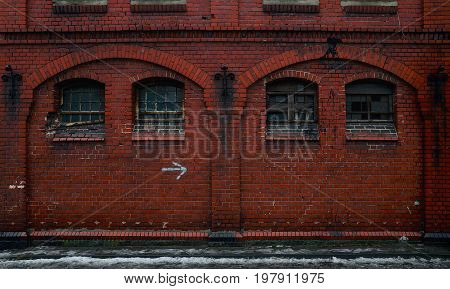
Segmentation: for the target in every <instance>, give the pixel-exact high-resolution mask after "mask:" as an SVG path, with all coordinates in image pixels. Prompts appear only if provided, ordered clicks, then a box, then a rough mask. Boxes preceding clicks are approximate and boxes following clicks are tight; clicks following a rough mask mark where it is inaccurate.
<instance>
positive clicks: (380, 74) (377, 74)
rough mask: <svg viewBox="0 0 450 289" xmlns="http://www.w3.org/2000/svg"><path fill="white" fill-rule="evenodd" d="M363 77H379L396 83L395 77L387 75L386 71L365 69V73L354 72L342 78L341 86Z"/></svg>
mask: <svg viewBox="0 0 450 289" xmlns="http://www.w3.org/2000/svg"><path fill="white" fill-rule="evenodd" d="M363 79H379V80H383V81H386V82H390V83H392V84H397V82H398V81H397V79H395V78H394V77H392V76H391V75H389V74H387V73H383V72H374V71H367V72H365V73H355V74H352V75H349V76H347V77H346V78H345V79H344V80H343V84H342V85H343V87H345V85H347V84H349V83H351V82H353V81H357V80H363Z"/></svg>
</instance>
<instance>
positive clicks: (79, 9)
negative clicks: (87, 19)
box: [53, 5, 108, 14]
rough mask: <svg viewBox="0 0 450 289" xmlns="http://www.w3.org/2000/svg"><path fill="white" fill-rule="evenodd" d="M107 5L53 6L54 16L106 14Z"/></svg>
mask: <svg viewBox="0 0 450 289" xmlns="http://www.w3.org/2000/svg"><path fill="white" fill-rule="evenodd" d="M106 12H108V5H55V6H53V13H54V14H83V13H106Z"/></svg>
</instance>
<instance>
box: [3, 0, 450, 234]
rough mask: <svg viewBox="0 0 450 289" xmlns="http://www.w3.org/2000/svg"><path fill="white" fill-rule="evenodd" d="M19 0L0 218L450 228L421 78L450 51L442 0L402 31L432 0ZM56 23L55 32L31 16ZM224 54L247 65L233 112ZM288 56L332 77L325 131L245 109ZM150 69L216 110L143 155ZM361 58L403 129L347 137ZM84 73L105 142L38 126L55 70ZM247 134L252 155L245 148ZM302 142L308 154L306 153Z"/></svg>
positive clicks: (189, 225)
mask: <svg viewBox="0 0 450 289" xmlns="http://www.w3.org/2000/svg"><path fill="white" fill-rule="evenodd" d="M225 2H226V3H225ZM8 3H9V2H8ZM14 3H15V4H14V5H19V3H18V2H17V1H15V2H14ZM23 3H25V2H23ZM23 3H22V4H21V5H22V6H20V7H23V9H24V10H23V11H26V12H27V15H28V16H30V18H29V19H28V21H25V19H26V18H25V17H23V16H21V14H18V13H16V12H14V10H12V9H13V8H11V7H9V6H0V15H7V16H6V17H2V18H1V20H0V67H4V66H5V65H6V64H11V65H12V66H13V68H14V70H15V71H17V72H19V73H21V74H22V75H23V76H24V81H23V83H22V85H21V98H20V100H19V102H18V103H12V101H11V100H8V99H7V98H6V96H5V95H4V94H5V91H6V86H5V84H4V83H3V82H1V84H0V93H1V100H0V120H1V124H0V186H1V187H0V188H1V189H0V202H1V205H0V231H1V230H3V231H8V230H10V231H13V230H25V229H26V228H27V227H32V228H37V229H54V228H66V227H68V226H74V227H77V228H90V229H94V228H97V229H100V228H101V229H106V228H121V229H124V228H127V229H128V228H134V229H154V230H160V229H180V230H203V229H208V228H212V229H214V230H241V229H242V230H262V229H264V230H279V231H283V230H284V231H286V230H301V231H305V230H372V231H380V230H383V229H389V230H409V231H420V230H426V231H427V232H443V231H445V232H448V231H450V218H449V215H448V211H449V210H448V208H449V207H450V197H449V192H448V191H449V190H448V188H449V187H450V184H449V178H448V175H449V173H448V169H449V158H448V151H449V150H448V134H446V133H445V132H447V128H446V126H445V125H442V122H440V123H441V127H440V128H439V132H440V135H439V139H438V143H439V149H440V152H441V153H440V154H439V156H438V157H437V156H436V155H435V154H434V153H433V152H434V151H435V146H436V143H435V141H434V140H435V138H434V137H435V132H436V130H435V128H434V126H433V121H435V118H434V116H433V105H432V95H433V92H432V89H431V88H430V87H429V86H428V85H427V84H426V81H425V80H426V78H427V76H428V74H430V73H435V72H436V70H437V67H438V65H440V64H444V65H445V66H446V67H447V71H448V70H449V68H448V67H450V54H449V52H448V51H450V46H449V43H448V41H449V39H448V33H447V34H446V33H439V32H436V31H435V30H434V29H436V30H439V29H447V26H446V24H445V16H446V14H445V13H446V12H444V11H445V10H442V11H441V12H442V13H441V12H439V13H440V14H436V15H441V16H439V17H441V18H442V17H443V18H442V19H441V18H439V19H441V20H442V21H440V22H437V21H434V22H433V20H432V17H430V15H431V14H430V15H428V16H425V18H424V19H423V21H416V22H414V23H413V24H411V25H410V26H408V27H407V28H405V30H404V31H403V32H402V33H393V32H395V31H397V30H398V28H399V23H400V25H405V23H408V22H409V21H411V20H413V19H416V18H418V19H421V16H423V15H424V14H423V13H424V12H425V10H424V8H423V7H425V6H423V4H422V2H421V1H399V6H398V16H397V15H352V16H348V15H345V14H344V13H343V12H342V9H341V7H340V4H339V1H337V0H336V1H331V0H330V1H326V0H322V1H320V12H319V13H318V14H314V13H311V14H307V13H306V14H305V13H295V14H289V13H288V14H286V13H284V14H283V13H282V14H273V13H272V14H270V13H265V12H263V11H262V0H252V1H250V0H248V1H247V0H245V1H244V0H241V1H201V0H192V1H191V0H188V1H187V11H186V12H169V13H142V14H140V13H131V12H130V8H129V3H128V1H111V0H110V1H109V4H108V12H107V13H106V14H95V15H94V14H80V15H55V14H53V13H52V11H51V10H52V9H51V8H52V7H51V1H36V0H29V1H26V3H27V5H25V4H23ZM427 3H428V2H427ZM10 4H11V3H10ZM427 7H428V6H427ZM25 8H26V9H25ZM436 13H437V12H436ZM212 14H214V15H212ZM442 15H443V16H442ZM31 19H33V20H31ZM2 21H3V22H2ZM15 21H17V23H16V22H15ZM13 23H14V24H13ZM36 23H40V25H41V26H38V25H37V24H36ZM42 24H44V25H45V26H42ZM46 26H47V28H45V27H46ZM193 27H195V29H194V28H193ZM423 28H426V29H432V30H423ZM45 29H51V30H53V29H55V30H57V31H60V32H59V34H58V35H57V36H55V35H54V34H52V33H40V32H36V31H41V30H45ZM140 30H142V31H140ZM227 30H229V31H227ZM274 30H275V31H274ZM276 30H280V31H276ZM5 31H10V32H9V33H4V32H5ZM11 31H22V32H20V33H19V32H11ZM67 31H85V32H80V33H68V32H67ZM25 32H26V33H25ZM331 35H334V36H336V37H339V38H341V39H342V40H343V43H344V44H342V45H339V50H338V51H339V57H340V58H342V59H346V60H350V63H348V64H347V65H345V69H341V70H339V71H337V72H333V71H332V69H330V65H331V64H330V63H331V62H332V61H319V60H317V59H318V58H320V57H321V56H322V55H323V54H324V53H325V51H326V49H327V46H326V43H325V42H326V38H327V37H329V36H331ZM61 38H64V39H65V41H63V40H60V39H61ZM84 49H88V50H87V51H84ZM97 58H100V59H103V60H102V61H99V60H98V59H97ZM103 61H106V63H105V62H103ZM259 63H261V64H260V65H259ZM222 64H226V65H228V66H229V70H230V71H231V72H233V73H235V74H236V80H235V81H234V82H233V86H234V98H235V102H234V103H233V106H232V107H231V109H232V111H231V112H230V111H229V109H230V107H229V106H227V107H221V106H220V101H219V96H220V90H219V89H217V85H218V83H217V82H215V81H214V75H215V74H216V73H217V72H219V71H220V67H221V65H222ZM116 68H117V69H116ZM277 70H281V71H286V70H299V71H304V72H308V73H310V74H311V75H315V76H316V77H317V78H318V79H320V80H321V81H320V84H319V105H320V106H319V125H320V127H321V132H320V140H319V141H317V142H308V143H307V144H306V145H305V144H304V143H303V142H287V141H284V142H283V141H281V142H280V141H262V131H261V129H262V126H263V125H264V122H262V123H261V120H263V118H262V117H263V116H262V115H263V114H262V115H260V114H257V115H256V119H255V121H256V123H246V122H245V120H246V116H247V112H245V113H244V114H243V115H242V116H241V115H240V113H241V108H245V109H247V110H248V109H251V110H252V111H255V110H256V111H257V112H261V111H263V108H264V107H263V105H264V79H266V78H267V77H268V75H270V74H271V73H273V72H275V71H277ZM153 72H154V73H156V74H158V75H159V74H167V73H169V74H170V76H172V77H175V78H177V79H181V80H182V81H183V82H184V83H185V85H186V112H187V113H188V112H192V111H194V112H195V111H205V109H206V108H208V109H209V112H208V113H209V114H210V117H209V118H207V120H206V121H202V122H200V121H195V119H196V118H195V116H196V114H192V118H193V119H194V120H193V121H192V122H190V121H188V122H187V124H186V138H185V140H181V141H180V140H179V141H167V140H166V141H149V142H146V143H145V144H146V145H149V146H150V148H154V147H155V146H156V149H155V150H154V151H156V152H159V153H161V154H162V157H160V158H157V159H156V160H155V159H149V158H146V157H144V158H142V157H141V155H140V154H139V157H137V153H138V152H142V145H144V142H140V145H141V147H140V145H139V143H138V142H136V141H132V136H131V130H130V125H131V122H132V120H133V117H132V101H133V99H132V97H133V94H132V81H130V80H129V76H130V75H131V76H133V77H135V78H136V76H137V75H147V76H151V75H153V74H152V73H153ZM364 72H365V73H367V75H371V76H378V75H384V76H386V77H389V79H390V80H391V81H392V82H394V83H395V84H396V85H397V95H396V99H397V101H398V102H397V109H398V110H397V119H396V121H397V129H398V133H399V141H398V142H393V143H392V142H390V143H386V142H380V141H366V142H349V141H346V140H345V136H344V129H345V114H344V112H345V106H344V98H343V95H344V93H343V87H344V85H345V83H347V82H349V81H351V78H352V75H361V74H362V73H364ZM375 74H376V75H375ZM77 75H78V76H83V75H86V76H90V77H93V78H96V79H98V80H99V81H101V82H103V83H105V85H106V136H105V141H103V142H58V143H55V142H52V140H51V139H49V138H48V137H46V135H45V131H43V128H44V126H45V119H44V118H45V116H46V115H47V113H48V112H50V111H52V110H54V109H55V106H54V104H55V91H54V90H55V84H56V83H57V82H58V81H61V80H63V79H66V78H70V77H74V76H77ZM138 78H139V77H138ZM331 90H333V91H334V93H331V92H330V91H331ZM447 91H449V83H447ZM449 98H450V94H449V93H447V95H446V99H447V101H446V106H447V111H446V112H443V113H441V114H440V115H438V116H437V117H438V118H439V119H444V115H445V113H447V119H448V105H449V103H450V101H449ZM28 108H30V110H29V109H28ZM218 116H221V117H222V119H226V118H227V119H228V120H226V121H220V120H219V118H218ZM252 116H253V114H252ZM188 117H189V115H188ZM422 118H423V119H422ZM199 123H201V124H202V125H203V126H204V127H205V129H203V128H202V129H199ZM294 143H295V144H294ZM280 145H283V146H282V148H284V149H287V150H288V151H287V152H284V153H283V154H282V155H280V156H279V158H278V159H277V161H275V162H269V161H268V160H264V159H263V158H264V157H265V156H266V154H265V153H263V154H260V152H261V151H262V150H263V149H264V150H267V149H271V148H276V147H277V146H280ZM422 145H423V147H422ZM200 147H206V148H208V149H209V150H211V151H212V152H213V154H209V153H203V149H200ZM248 147H250V148H251V149H255V151H254V152H255V153H256V156H254V155H251V158H248V157H247V156H246V155H244V156H243V155H241V153H240V152H241V150H242V148H248ZM306 148H308V149H310V150H311V160H303V159H301V158H299V157H300V155H301V153H302V152H303V151H304V150H305V149H306ZM205 150H206V149H205ZM244 151H246V150H244ZM198 152H202V154H200V156H199V153H198ZM170 153H171V154H170ZM205 156H206V157H205ZM174 160H178V161H180V162H181V163H182V164H183V165H186V167H188V170H189V171H188V174H187V175H186V176H184V177H183V178H182V179H181V180H180V181H175V174H172V173H165V174H162V175H158V173H159V172H160V170H161V168H162V167H168V166H171V162H172V161H174ZM284 171H286V172H284ZM153 176H156V177H155V179H152V177H153ZM148 179H150V181H149V183H148V184H145V185H143V186H142V187H139V188H138V189H137V190H136V191H131V192H130V194H129V195H128V196H127V197H126V198H124V199H118V200H117V202H114V203H113V204H111V205H110V206H107V207H105V208H103V207H104V206H105V205H106V204H107V203H108V202H109V201H114V200H116V198H117V197H119V196H120V195H121V194H123V193H126V192H128V191H129V189H130V188H132V187H135V186H136V185H138V184H141V182H142V181H145V180H148ZM380 180H381V181H380ZM302 181H304V182H306V181H308V182H307V183H309V184H312V185H313V186H315V187H316V188H318V189H320V190H321V191H322V192H324V193H326V194H327V195H329V197H324V196H323V194H321V193H319V192H318V191H317V190H315V189H313V188H311V187H310V186H308V185H306V184H305V183H304V182H302ZM22 185H23V186H24V188H22V187H21V186H22ZM11 186H12V187H11ZM332 199H337V200H339V202H340V203H341V204H339V203H336V202H334V201H332ZM416 200H418V201H419V202H420V205H419V206H414V201H416ZM343 205H345V206H347V209H345V207H344V206H343ZM348 208H350V210H348ZM408 208H409V210H408ZM99 209H101V211H99V212H98V213H96V214H95V215H92V216H90V214H92V213H93V212H95V211H97V210H99ZM361 213H363V215H364V216H365V217H367V218H368V219H370V220H371V221H373V222H374V223H373V224H371V223H370V222H368V220H367V219H364V218H362V217H361ZM86 216H87V218H84V217H86ZM89 216H90V217H89ZM27 219H28V222H29V223H28V225H27V224H26V222H27V221H26V220H27ZM78 222H79V223H78ZM82 222H83V223H82Z"/></svg>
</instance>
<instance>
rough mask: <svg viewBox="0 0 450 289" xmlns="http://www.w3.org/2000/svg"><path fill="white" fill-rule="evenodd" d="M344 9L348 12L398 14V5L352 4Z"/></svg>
mask: <svg viewBox="0 0 450 289" xmlns="http://www.w3.org/2000/svg"><path fill="white" fill-rule="evenodd" d="M342 9H343V10H344V12H345V13H347V14H397V6H375V5H373V6H371V5H368V6H365V5H360V6H358V5H354V6H353V5H352V6H344V7H342Z"/></svg>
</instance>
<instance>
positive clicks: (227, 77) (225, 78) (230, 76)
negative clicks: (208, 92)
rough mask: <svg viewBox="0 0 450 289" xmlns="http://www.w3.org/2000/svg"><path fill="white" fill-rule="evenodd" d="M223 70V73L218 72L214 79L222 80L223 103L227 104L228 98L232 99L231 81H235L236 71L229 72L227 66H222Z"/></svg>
mask: <svg viewBox="0 0 450 289" xmlns="http://www.w3.org/2000/svg"><path fill="white" fill-rule="evenodd" d="M221 69H222V72H221V73H217V74H216V75H215V76H214V80H222V87H221V88H222V98H221V100H222V103H223V104H226V103H228V100H230V99H232V98H233V96H232V94H231V93H230V83H229V82H231V81H233V80H234V79H235V78H236V77H235V75H234V73H230V72H228V67H227V66H225V65H224V66H222V67H221Z"/></svg>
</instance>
